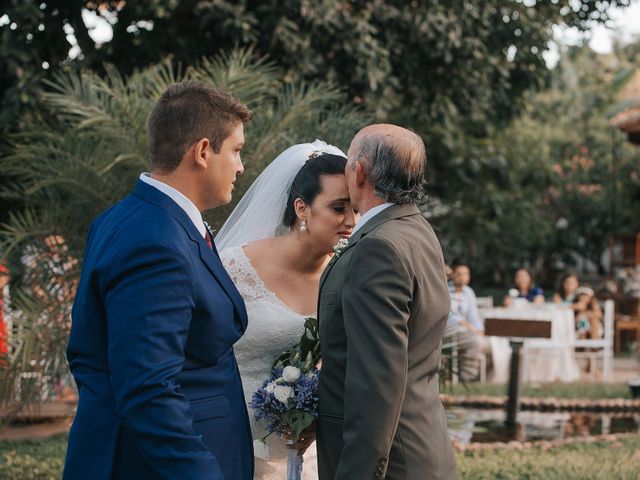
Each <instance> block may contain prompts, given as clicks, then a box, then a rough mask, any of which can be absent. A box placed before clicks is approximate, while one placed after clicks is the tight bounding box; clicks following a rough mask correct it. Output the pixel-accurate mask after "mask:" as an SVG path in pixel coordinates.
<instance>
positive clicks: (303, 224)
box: [298, 218, 307, 232]
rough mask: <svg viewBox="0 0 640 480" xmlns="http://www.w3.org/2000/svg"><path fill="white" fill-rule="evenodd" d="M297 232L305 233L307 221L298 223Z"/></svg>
mask: <svg viewBox="0 0 640 480" xmlns="http://www.w3.org/2000/svg"><path fill="white" fill-rule="evenodd" d="M298 230H300V231H301V232H306V231H307V219H306V218H305V219H303V220H302V222H300V227H298Z"/></svg>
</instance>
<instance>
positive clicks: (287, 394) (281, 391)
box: [273, 385, 293, 405]
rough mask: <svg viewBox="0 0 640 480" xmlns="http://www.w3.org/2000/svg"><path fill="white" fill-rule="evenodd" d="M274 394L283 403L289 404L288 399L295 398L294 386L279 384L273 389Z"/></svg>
mask: <svg viewBox="0 0 640 480" xmlns="http://www.w3.org/2000/svg"><path fill="white" fill-rule="evenodd" d="M273 396H274V397H276V399H277V400H278V401H279V402H280V403H282V404H283V405H287V400H289V399H290V398H293V388H291V387H289V386H288V385H277V386H276V388H275V389H274V391H273Z"/></svg>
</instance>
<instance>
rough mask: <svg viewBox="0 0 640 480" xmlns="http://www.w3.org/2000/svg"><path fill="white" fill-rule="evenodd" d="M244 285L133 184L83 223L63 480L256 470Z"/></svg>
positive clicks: (152, 194)
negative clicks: (245, 374)
mask: <svg viewBox="0 0 640 480" xmlns="http://www.w3.org/2000/svg"><path fill="white" fill-rule="evenodd" d="M246 325H247V313H246V310H245V306H244V303H243V301H242V298H241V297H240V294H239V293H238V291H237V290H236V288H235V286H234V285H233V283H232V281H231V279H230V278H229V276H228V275H227V273H226V271H225V270H224V267H223V266H222V264H221V262H220V259H219V258H218V256H217V253H216V252H215V251H214V250H211V249H210V248H209V246H208V245H207V244H206V242H205V240H204V239H203V238H202V236H201V235H200V233H199V232H198V230H197V229H196V227H195V226H194V225H193V223H192V222H191V220H190V219H189V217H188V216H187V214H186V213H185V212H184V211H183V210H182V209H181V208H180V207H179V206H178V205H177V204H176V203H175V202H174V201H173V200H171V198H170V197H168V196H167V195H165V194H163V193H162V192H160V191H159V190H157V189H155V188H153V187H151V186H149V185H147V184H145V183H144V182H141V181H138V183H137V185H136V188H135V190H134V192H133V194H131V195H129V196H128V197H127V198H125V199H124V200H122V201H121V202H120V203H118V204H116V205H115V206H114V207H112V208H111V209H109V210H107V211H106V212H105V213H103V214H102V215H101V216H100V217H98V218H97V219H96V220H95V221H94V222H93V224H92V225H91V228H90V230H89V236H88V240H87V248H86V254H85V260H84V265H83V271H82V276H81V279H80V284H79V287H78V292H77V295H76V299H75V303H74V306H73V323H72V327H71V336H70V339H69V346H68V350H67V357H68V359H69V366H70V368H71V372H72V373H73V376H74V378H75V380H76V383H77V386H78V394H79V398H78V409H77V413H76V418H75V420H74V422H73V426H72V427H71V431H70V433H69V446H68V450H67V458H66V462H65V470H64V478H65V479H69V480H71V479H82V480H85V479H92V480H98V479H111V478H118V479H136V480H138V479H155V478H170V479H189V480H195V479H205V478H206V479H216V480H218V479H223V478H224V479H226V480H249V479H251V478H252V477H253V450H252V440H251V431H250V427H249V421H248V417H247V409H246V405H245V402H244V396H243V391H242V384H241V382H240V376H239V373H238V367H237V364H236V359H235V356H234V353H233V348H232V346H233V344H234V343H235V342H236V341H237V340H238V339H239V338H240V337H241V336H242V333H243V332H244V330H245V328H246Z"/></svg>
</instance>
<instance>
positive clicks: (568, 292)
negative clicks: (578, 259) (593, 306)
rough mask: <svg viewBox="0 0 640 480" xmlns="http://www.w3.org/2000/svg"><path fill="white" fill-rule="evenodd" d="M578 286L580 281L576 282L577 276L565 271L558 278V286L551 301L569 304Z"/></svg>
mask: <svg viewBox="0 0 640 480" xmlns="http://www.w3.org/2000/svg"><path fill="white" fill-rule="evenodd" d="M579 286H580V282H578V277H577V276H576V275H575V274H574V273H565V274H564V275H563V276H562V279H561V280H560V288H559V289H558V291H557V292H556V293H554V294H553V302H554V303H559V304H562V305H571V304H572V303H573V300H574V299H575V296H576V290H577V289H578V287H579Z"/></svg>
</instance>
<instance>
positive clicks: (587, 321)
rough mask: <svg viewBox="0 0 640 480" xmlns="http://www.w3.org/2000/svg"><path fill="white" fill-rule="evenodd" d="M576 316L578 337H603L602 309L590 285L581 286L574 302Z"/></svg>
mask: <svg viewBox="0 0 640 480" xmlns="http://www.w3.org/2000/svg"><path fill="white" fill-rule="evenodd" d="M572 308H573V311H574V313H575V317H576V338H602V333H603V329H602V310H601V309H600V305H599V304H598V301H597V300H596V298H595V295H594V293H593V290H592V289H590V288H589V287H579V288H578V289H577V290H576V293H575V299H574V300H573V304H572Z"/></svg>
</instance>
